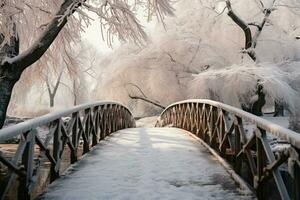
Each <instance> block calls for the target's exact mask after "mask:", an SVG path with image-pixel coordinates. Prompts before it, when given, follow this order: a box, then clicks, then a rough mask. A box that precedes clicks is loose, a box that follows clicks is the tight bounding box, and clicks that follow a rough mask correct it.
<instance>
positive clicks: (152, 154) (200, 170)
mask: <svg viewBox="0 0 300 200" xmlns="http://www.w3.org/2000/svg"><path fill="white" fill-rule="evenodd" d="M42 199H60V200H63V199H67V200H76V199H85V200H90V199H105V200H106V199H114V200H115V199H130V200H134V199H136V200H141V199H151V200H152V199H164V200H165V199H186V200H188V199H205V200H207V199H252V198H251V197H249V196H244V195H243V194H242V192H241V191H239V189H238V188H237V186H236V185H235V183H234V181H233V180H232V179H231V178H230V176H229V174H228V173H227V172H226V171H225V169H224V168H223V167H222V166H221V165H220V164H219V163H218V162H217V161H216V159H215V157H213V156H212V155H211V154H210V153H209V152H208V150H207V149H206V148H204V147H203V146H202V145H201V144H200V143H199V142H198V141H197V140H195V139H194V138H192V137H191V136H189V135H188V134H187V132H186V131H183V130H180V129H175V128H136V129H126V130H122V131H118V132H116V133H114V134H112V136H111V137H108V138H107V139H106V140H104V141H102V142H100V144H99V145H98V146H96V147H95V148H94V149H93V150H92V151H91V152H90V153H89V154H88V155H86V156H85V157H84V158H83V159H82V160H81V161H79V162H78V164H75V165H74V166H73V167H72V168H71V169H70V170H69V172H68V173H66V175H65V176H63V177H62V178H60V179H58V180H57V181H55V182H54V183H53V184H52V185H50V186H49V187H48V189H47V190H46V192H45V194H44V195H43V196H42Z"/></svg>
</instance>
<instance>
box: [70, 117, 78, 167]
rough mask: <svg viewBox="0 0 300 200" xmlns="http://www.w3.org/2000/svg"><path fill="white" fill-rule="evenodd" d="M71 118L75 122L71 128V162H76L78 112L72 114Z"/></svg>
mask: <svg viewBox="0 0 300 200" xmlns="http://www.w3.org/2000/svg"><path fill="white" fill-rule="evenodd" d="M72 119H75V122H74V125H73V129H72V144H73V146H74V150H71V164H73V163H75V162H77V146H78V143H77V137H78V136H77V135H78V113H74V114H72Z"/></svg>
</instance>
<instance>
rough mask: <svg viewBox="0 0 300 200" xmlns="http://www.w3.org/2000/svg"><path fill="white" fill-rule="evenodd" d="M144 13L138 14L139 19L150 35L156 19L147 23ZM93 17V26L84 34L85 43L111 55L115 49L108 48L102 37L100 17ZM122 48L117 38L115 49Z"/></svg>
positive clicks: (114, 44)
mask: <svg viewBox="0 0 300 200" xmlns="http://www.w3.org/2000/svg"><path fill="white" fill-rule="evenodd" d="M143 15H144V13H143V12H139V13H138V19H139V20H140V22H141V23H142V25H143V26H144V28H145V31H146V33H147V34H149V33H150V31H151V30H153V29H154V27H155V25H156V24H157V22H156V20H155V18H154V20H153V21H152V22H147V20H146V17H143ZM91 17H92V18H93V19H94V21H93V22H92V24H91V25H90V26H89V27H88V28H86V29H85V33H84V34H83V41H85V40H86V41H88V42H89V43H91V44H93V45H94V46H95V47H96V48H97V50H99V51H100V52H101V53H104V54H106V53H110V52H112V51H113V50H114V49H112V48H110V47H108V45H107V44H106V41H103V39H102V36H101V29H100V22H99V19H98V17H97V16H96V15H95V14H94V15H93V14H91ZM119 46H120V42H119V41H118V39H117V38H115V40H114V43H113V47H114V48H117V47H119Z"/></svg>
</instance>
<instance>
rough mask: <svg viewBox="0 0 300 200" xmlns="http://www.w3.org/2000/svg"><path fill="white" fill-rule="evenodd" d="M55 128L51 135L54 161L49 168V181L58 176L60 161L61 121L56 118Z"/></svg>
mask: <svg viewBox="0 0 300 200" xmlns="http://www.w3.org/2000/svg"><path fill="white" fill-rule="evenodd" d="M55 123H56V129H55V132H54V137H53V158H54V160H55V163H51V169H50V182H53V181H54V180H55V179H57V178H58V177H59V168H60V161H61V151H62V133H61V123H62V121H61V120H60V119H59V120H56V122H55Z"/></svg>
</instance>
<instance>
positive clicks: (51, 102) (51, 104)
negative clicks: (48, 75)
mask: <svg viewBox="0 0 300 200" xmlns="http://www.w3.org/2000/svg"><path fill="white" fill-rule="evenodd" d="M49 99H50V108H53V107H54V96H53V95H50V96H49Z"/></svg>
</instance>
